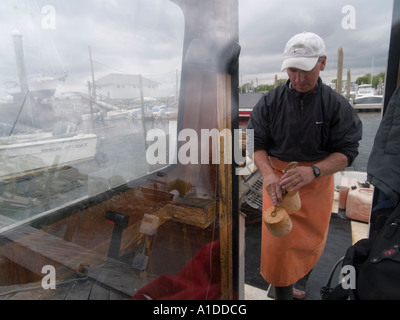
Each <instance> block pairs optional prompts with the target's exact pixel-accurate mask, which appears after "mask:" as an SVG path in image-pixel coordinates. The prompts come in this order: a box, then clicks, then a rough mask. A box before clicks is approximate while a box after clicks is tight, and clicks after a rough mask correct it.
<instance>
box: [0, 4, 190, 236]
mask: <svg viewBox="0 0 400 320" xmlns="http://www.w3.org/2000/svg"><path fill="white" fill-rule="evenodd" d="M1 9H2V12H6V13H7V14H5V15H4V17H5V19H4V20H3V21H2V22H1V26H2V28H1V29H2V33H1V37H2V39H1V41H2V43H4V48H5V50H4V52H2V53H1V55H0V64H1V66H2V67H1V68H2V70H4V72H2V74H1V76H0V80H1V85H0V90H1V96H2V97H4V98H2V99H1V100H2V101H1V104H0V108H1V113H2V119H1V123H0V163H1V165H0V197H1V198H0V200H1V205H2V211H1V215H2V216H4V217H7V218H8V220H7V221H5V219H4V221H3V220H2V221H1V224H0V230H2V228H5V227H9V226H10V225H13V224H15V223H17V222H21V221H27V219H31V218H32V217H34V216H35V215H37V214H42V213H44V212H49V211H50V210H54V209H56V208H59V207H63V206H66V205H68V204H69V203H71V202H76V201H78V200H80V199H85V198H88V197H90V196H93V195H96V194H100V193H102V192H104V191H108V190H110V189H112V188H115V187H118V186H121V185H124V184H126V183H127V182H130V181H133V180H135V179H138V178H140V177H143V176H145V175H147V174H148V173H150V172H152V171H154V170H158V169H160V166H151V165H149V164H148V162H147V161H146V148H147V145H146V141H145V138H146V133H147V131H148V130H150V129H153V128H160V129H162V130H164V132H167V133H168V122H169V121H173V120H176V118H177V115H178V95H179V87H178V83H179V79H178V75H179V74H180V71H179V69H180V66H181V62H182V57H181V54H182V45H183V30H184V28H183V15H182V12H181V11H180V9H179V8H178V7H177V6H176V5H175V4H173V3H172V2H170V1H162V0H154V1H141V0H137V1H127V0H120V1H102V2H99V1H84V2H82V1H68V2H63V3H60V2H54V4H52V3H51V1H50V2H48V1H47V2H46V3H44V2H43V1H37V2H36V1H20V2H18V3H15V1H11V0H7V1H2V3H1ZM2 51H3V50H2ZM164 166H165V165H164Z"/></svg>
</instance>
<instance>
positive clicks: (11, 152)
mask: <svg viewBox="0 0 400 320" xmlns="http://www.w3.org/2000/svg"><path fill="white" fill-rule="evenodd" d="M34 136H35V137H33V136H31V137H30V135H24V136H21V137H18V136H11V137H9V138H2V139H1V140H0V178H2V179H10V178H13V177H18V176H23V175H26V174H30V173H34V172H36V171H38V170H45V169H50V168H56V167H61V166H65V165H69V164H72V163H76V162H80V161H85V160H91V159H93V158H94V157H95V155H96V149H97V141H98V136H97V135H95V134H77V135H73V136H67V137H54V136H52V135H49V134H48V133H43V135H41V136H40V135H39V134H34ZM38 137H40V138H38ZM29 138H38V139H37V140H30V141H29Z"/></svg>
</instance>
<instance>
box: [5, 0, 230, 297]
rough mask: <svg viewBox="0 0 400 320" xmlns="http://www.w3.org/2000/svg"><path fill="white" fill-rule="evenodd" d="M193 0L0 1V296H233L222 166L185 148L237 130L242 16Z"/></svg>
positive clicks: (225, 168) (227, 181)
mask: <svg viewBox="0 0 400 320" xmlns="http://www.w3.org/2000/svg"><path fill="white" fill-rule="evenodd" d="M188 3H189V2H185V1H166V0H135V1H132V0H115V1H114V0H107V1H97V0H88V1H77V0H71V1H58V0H54V1H18V3H16V2H15V1H13V0H5V1H1V3H0V10H1V11H2V12H3V13H4V17H5V18H4V19H1V21H0V27H1V28H0V30H1V33H0V34H1V38H0V39H1V42H2V48H5V50H1V52H0V64H1V70H2V72H1V74H0V80H1V81H0V83H1V84H3V83H4V84H5V85H4V87H0V89H1V90H2V96H4V99H2V102H1V105H0V108H1V114H2V118H1V125H0V134H1V137H0V207H1V209H0V210H1V211H0V299H3V298H4V299H22V298H25V299H130V298H132V297H134V298H135V299H159V298H166V297H167V298H180V299H219V298H221V297H223V298H228V297H232V296H233V293H232V292H233V275H232V274H233V271H232V270H233V262H232V259H233V258H232V257H233V254H232V252H233V250H234V249H232V238H233V237H232V228H233V225H232V212H233V210H232V202H233V201H232V196H231V194H232V189H233V187H232V184H233V183H232V180H233V178H232V175H231V173H232V172H233V169H232V168H233V166H232V165H229V166H225V163H224V161H223V159H222V160H221V163H219V162H218V163H214V162H213V163H212V164H211V163H209V158H208V157H207V156H208V154H206V157H205V158H203V157H201V159H200V158H199V159H198V160H199V161H200V160H201V161H203V160H204V159H205V160H204V162H206V163H205V164H202V163H198V162H197V161H196V159H195V160H193V161H192V157H191V156H192V154H191V152H193V153H196V152H197V151H198V150H200V149H202V150H201V151H208V150H206V149H213V150H214V149H215V148H214V147H215V145H216V144H217V143H216V142H215V141H214V140H213V142H214V143H213V144H212V145H211V144H207V143H206V141H205V143H204V147H203V145H200V144H199V145H197V144H195V141H193V140H191V139H190V138H191V137H193V136H196V137H200V136H201V133H202V132H203V131H202V130H203V129H204V130H206V131H207V132H206V133H208V134H209V135H210V132H211V133H212V134H214V133H215V131H212V129H214V128H215V129H218V130H219V132H222V131H223V129H226V128H228V129H232V128H231V124H232V121H231V118H232V117H231V115H230V112H231V109H232V108H231V100H232V99H231V98H232V96H233V95H234V94H235V89H232V88H233V86H232V85H231V84H232V83H233V82H234V81H232V80H231V75H230V74H227V72H225V71H226V70H224V68H226V66H225V65H224V66H223V67H219V66H218V64H217V65H216V64H215V62H219V61H220V60H221V61H222V60H224V59H222V58H221V57H220V55H221V54H220V53H221V52H219V51H220V50H223V49H224V48H225V44H226V43H225V42H222V44H221V43H220V42H219V40H221V39H222V40H224V41H225V40H228V41H232V39H231V38H230V37H231V34H234V35H235V36H237V32H232V29H234V28H235V27H237V19H236V18H235V14H234V13H235V12H236V11H237V7H236V6H235V5H234V3H235V2H231V1H227V2H226V3H225V2H224V3H222V2H221V3H218V4H215V2H213V1H204V2H195V1H194V2H193V1H191V2H190V4H188ZM177 4H179V5H180V6H181V7H183V8H180V7H179V6H178V5H177ZM225 4H229V5H225ZM236 5H237V3H236ZM182 9H183V10H182ZM232 12H233V13H232ZM183 13H185V15H186V16H185V19H184V14H183ZM236 13H237V12H236ZM227 21H228V22H227ZM188 26H189V27H188ZM185 31H186V34H185V35H184V32H185ZM199 38H200V41H199ZM192 40H194V41H192ZM184 41H186V42H187V43H186V42H185V43H184ZM198 44H200V46H198ZM216 44H218V45H217V46H215V45H216ZM188 47H190V48H191V49H192V52H191V54H190V55H189V58H190V59H187V60H190V63H189V64H188V65H187V64H185V61H186V60H185V58H187V57H185V52H187V51H188ZM198 49H203V50H202V51H200V55H199V54H198V52H197V51H196V50H198ZM205 50H209V51H210V56H207V52H206V51H205ZM236 51H237V46H236ZM203 53H204V54H203ZM221 56H224V55H221ZM197 58H200V60H199V61H200V63H197V62H198V61H195V59H197ZM228 58H229V59H230V58H231V57H230V56H228V57H227V59H228ZM210 59H211V60H212V61H211V62H212V63H211V64H210V62H209V60H210ZM182 62H184V63H182ZM225 62H226V61H225ZM236 62H237V61H236ZM222 63H224V61H222ZM236 64H237V63H236ZM181 69H183V70H181ZM181 79H182V80H181ZM183 79H185V80H183ZM181 84H182V85H185V89H184V90H183V89H182V92H184V95H183V94H182V96H181V88H180V86H181ZM178 104H179V105H178ZM178 109H179V112H178ZM3 115H4V116H3ZM183 128H184V129H183ZM178 129H179V130H182V131H184V130H185V129H186V131H184V134H182V136H180V138H179V142H180V143H182V144H184V145H186V146H190V147H188V148H186V149H185V148H182V149H180V150H179V152H180V155H181V156H182V159H183V160H184V161H180V162H179V163H178V162H177V159H176V158H177V154H178V150H177V149H178V148H177V140H178V134H177V130H178ZM185 133H188V134H187V135H185ZM209 135H208V136H206V137H205V140H206V139H207V138H210V137H209ZM189 136H190V137H189ZM187 138H189V140H190V141H188V139H187ZM185 139H186V141H185ZM212 139H213V137H211V139H210V140H212ZM185 142H187V143H186V144H185ZM191 142H193V143H191ZM225 144H226V145H228V143H227V142H225ZM194 145H195V147H196V148H194V147H193V146H194ZM200 146H201V148H199V149H198V148H197V147H200ZM228 153H229V152H228ZM221 154H222V155H224V153H223V152H221ZM218 155H219V154H218ZM201 156H203V153H202V154H201ZM210 158H211V157H210ZM226 158H229V156H228V157H226ZM213 159H214V158H213ZM218 159H219V158H218ZM186 160H189V161H188V163H187V164H186V163H183V162H185V161H186ZM220 230H222V231H221V232H220ZM220 233H221V234H222V236H221V237H220ZM220 240H221V241H220ZM222 270H224V272H222Z"/></svg>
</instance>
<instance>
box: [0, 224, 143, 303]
mask: <svg viewBox="0 0 400 320" xmlns="http://www.w3.org/2000/svg"><path fill="white" fill-rule="evenodd" d="M1 236H2V237H3V238H5V239H7V240H9V241H11V242H10V243H8V244H6V245H3V246H1V247H0V254H2V255H3V256H5V257H7V258H8V259H10V260H12V261H15V262H17V263H19V264H21V265H22V266H23V267H25V268H27V269H28V270H31V271H33V272H35V273H36V274H41V270H42V267H43V266H44V265H48V264H49V265H54V266H55V267H56V268H57V266H58V265H60V266H65V267H67V268H69V269H72V270H75V271H76V270H78V269H79V266H80V265H81V264H86V265H89V268H88V269H89V277H90V278H92V279H94V280H96V281H99V282H101V283H103V284H105V285H107V286H109V287H110V288H115V289H116V291H117V292H120V293H121V294H122V295H126V296H132V295H133V294H134V293H135V292H136V290H137V289H139V288H140V287H141V286H138V283H141V284H142V286H143V285H145V283H142V281H140V279H139V278H140V277H139V276H138V275H137V274H136V273H135V271H134V270H133V269H132V267H131V266H130V265H127V264H125V263H123V262H120V261H117V260H114V259H110V258H107V257H105V256H103V255H99V254H97V253H96V252H93V251H91V250H88V249H86V248H83V247H81V246H78V245H76V244H73V243H70V242H66V241H64V240H62V239H60V238H57V237H54V236H52V235H50V234H47V233H45V232H42V231H40V230H37V229H34V228H32V227H29V226H25V227H21V228H18V229H17V230H13V231H12V232H11V231H10V232H7V233H4V234H2V235H1Z"/></svg>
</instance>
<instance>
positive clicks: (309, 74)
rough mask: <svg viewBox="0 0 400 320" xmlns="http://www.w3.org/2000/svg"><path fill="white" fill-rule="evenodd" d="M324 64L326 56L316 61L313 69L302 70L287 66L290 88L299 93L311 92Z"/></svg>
mask: <svg viewBox="0 0 400 320" xmlns="http://www.w3.org/2000/svg"><path fill="white" fill-rule="evenodd" d="M325 66H326V56H325V57H323V58H322V59H321V61H318V62H317V64H316V65H315V67H314V69H312V70H310V71H303V70H300V69H297V68H288V69H287V73H288V76H289V79H290V83H291V84H292V88H293V89H294V90H296V91H297V92H300V93H311V92H312V91H313V90H314V89H315V86H316V85H317V82H318V78H319V73H320V71H323V70H324V69H325Z"/></svg>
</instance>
